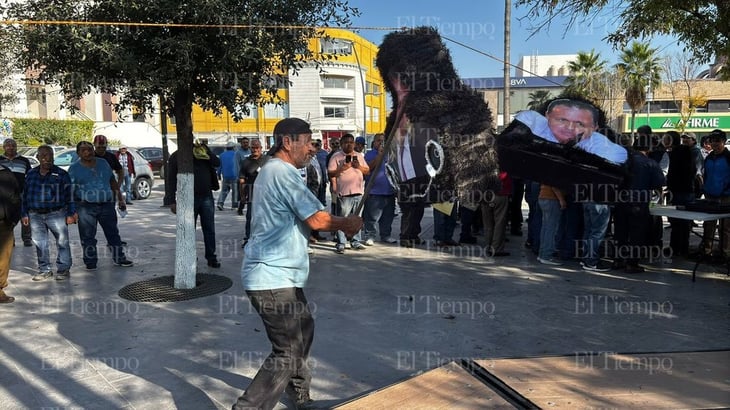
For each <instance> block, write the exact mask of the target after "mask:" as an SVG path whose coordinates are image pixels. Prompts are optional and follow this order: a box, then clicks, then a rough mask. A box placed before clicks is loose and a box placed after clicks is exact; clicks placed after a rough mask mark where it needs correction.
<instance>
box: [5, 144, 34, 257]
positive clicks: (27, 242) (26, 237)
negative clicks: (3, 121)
mask: <svg viewBox="0 0 730 410" xmlns="http://www.w3.org/2000/svg"><path fill="white" fill-rule="evenodd" d="M3 151H4V155H0V164H2V165H5V166H6V167H7V168H10V170H11V171H13V173H14V175H15V179H16V180H17V181H18V186H19V187H20V192H21V194H22V192H23V188H24V187H25V174H27V173H28V171H30V168H31V167H30V161H29V160H28V158H26V157H24V156H22V155H18V143H17V142H15V140H14V139H12V138H7V139H5V141H3ZM20 237H21V239H23V245H24V246H33V242H32V238H31V234H30V227H29V226H21V227H20Z"/></svg>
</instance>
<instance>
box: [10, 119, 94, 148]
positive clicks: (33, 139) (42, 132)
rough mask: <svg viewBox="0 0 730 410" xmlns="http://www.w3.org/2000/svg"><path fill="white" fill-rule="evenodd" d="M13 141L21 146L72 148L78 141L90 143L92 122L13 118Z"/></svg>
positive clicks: (92, 128)
mask: <svg viewBox="0 0 730 410" xmlns="http://www.w3.org/2000/svg"><path fill="white" fill-rule="evenodd" d="M12 121H13V139H15V141H17V142H18V145H21V146H31V147H36V146H39V145H43V144H48V145H65V146H69V147H74V146H76V144H77V143H78V142H79V141H83V140H86V141H90V140H91V133H92V131H93V130H94V122H93V121H77V120H48V119H33V118H14V119H12Z"/></svg>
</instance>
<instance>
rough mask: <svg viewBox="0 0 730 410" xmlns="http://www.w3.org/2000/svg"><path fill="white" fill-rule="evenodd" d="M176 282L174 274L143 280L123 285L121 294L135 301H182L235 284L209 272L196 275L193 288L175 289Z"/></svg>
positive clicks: (222, 289)
mask: <svg viewBox="0 0 730 410" xmlns="http://www.w3.org/2000/svg"><path fill="white" fill-rule="evenodd" d="M174 284H175V277H174V276H162V277H159V278H154V279H149V280H143V281H141V282H135V283H132V284H130V285H127V286H125V287H123V288H122V289H120V290H119V296H120V297H121V298H124V299H127V300H131V301H133V302H180V301H183V300H190V299H196V298H202V297H204V296H210V295H215V294H216V293H220V292H223V291H224V290H226V289H228V288H230V287H231V286H233V282H232V281H231V280H230V279H228V278H227V277H225V276H220V275H211V274H208V273H199V274H197V275H196V277H195V287H194V288H193V289H175V288H174Z"/></svg>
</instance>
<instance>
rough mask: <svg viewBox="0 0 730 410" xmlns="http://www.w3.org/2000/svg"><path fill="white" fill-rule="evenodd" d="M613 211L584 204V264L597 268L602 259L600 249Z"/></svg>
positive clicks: (601, 205) (600, 206) (598, 205)
mask: <svg viewBox="0 0 730 410" xmlns="http://www.w3.org/2000/svg"><path fill="white" fill-rule="evenodd" d="M610 216H611V210H610V209H609V208H608V205H604V204H597V203H595V202H586V203H584V204H583V240H584V245H585V246H584V249H583V262H585V263H586V264H588V265H591V266H595V265H596V264H597V263H598V260H599V259H600V256H599V252H598V250H599V247H600V246H601V241H602V240H603V238H604V236H605V235H606V227H608V219H609V218H610Z"/></svg>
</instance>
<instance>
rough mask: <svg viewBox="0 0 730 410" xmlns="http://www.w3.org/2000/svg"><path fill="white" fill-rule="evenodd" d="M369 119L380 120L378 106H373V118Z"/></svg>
mask: <svg viewBox="0 0 730 410" xmlns="http://www.w3.org/2000/svg"><path fill="white" fill-rule="evenodd" d="M371 121H375V122H377V121H380V108H377V107H373V119H372V120H371Z"/></svg>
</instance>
